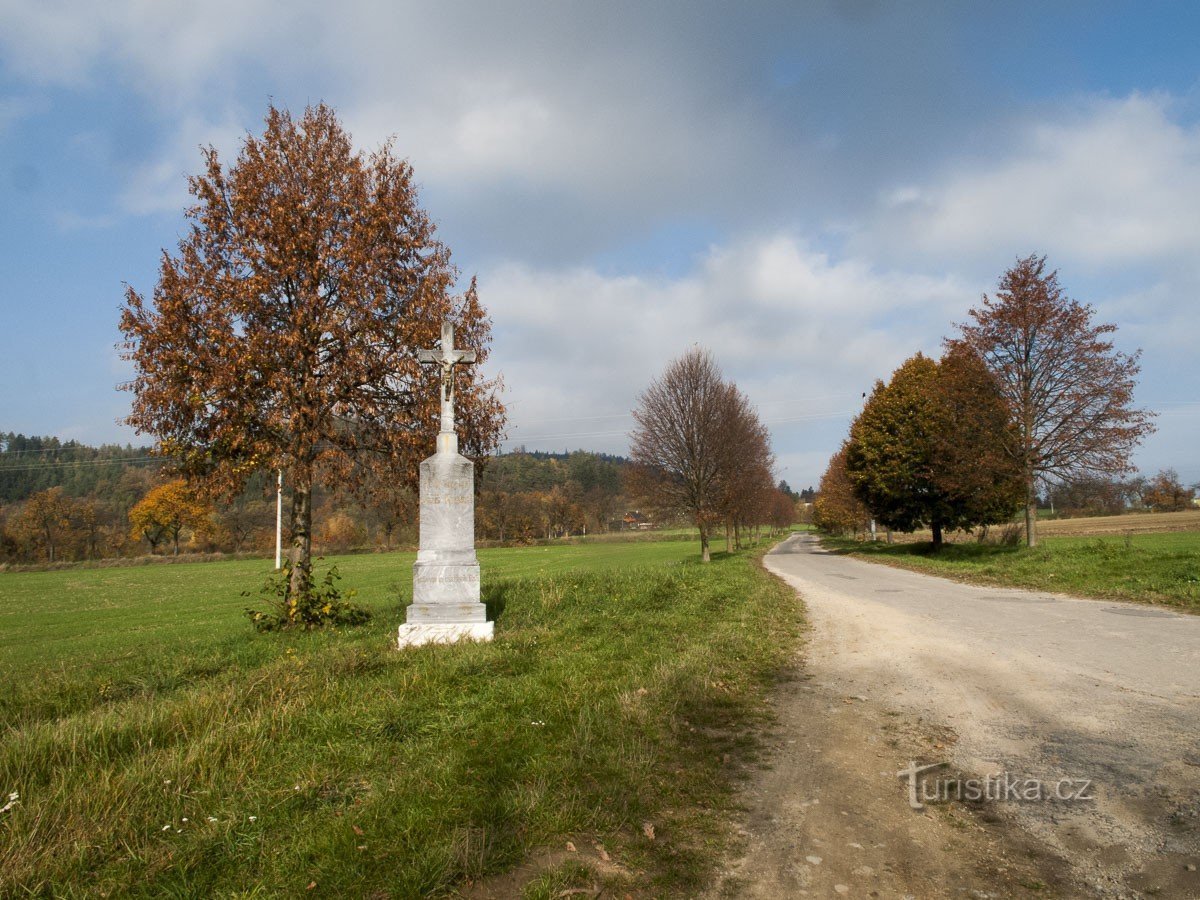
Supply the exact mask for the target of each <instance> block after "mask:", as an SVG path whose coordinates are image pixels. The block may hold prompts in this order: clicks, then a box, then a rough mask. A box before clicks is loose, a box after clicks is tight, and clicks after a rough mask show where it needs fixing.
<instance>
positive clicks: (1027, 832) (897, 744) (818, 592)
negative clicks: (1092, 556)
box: [716, 535, 1200, 898]
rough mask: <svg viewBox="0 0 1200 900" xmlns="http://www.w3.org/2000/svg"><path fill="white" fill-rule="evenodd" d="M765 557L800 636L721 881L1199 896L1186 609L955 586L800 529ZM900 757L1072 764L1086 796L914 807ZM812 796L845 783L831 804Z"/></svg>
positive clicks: (1194, 658) (862, 892) (799, 889)
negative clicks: (797, 618) (799, 607)
mask: <svg viewBox="0 0 1200 900" xmlns="http://www.w3.org/2000/svg"><path fill="white" fill-rule="evenodd" d="M765 564H766V566H767V568H768V569H769V570H770V571H772V572H774V573H775V574H777V575H779V576H780V577H782V578H783V579H785V580H786V581H787V582H789V583H790V584H792V585H793V586H794V587H795V588H796V589H797V590H798V591H799V592H800V594H801V596H802V598H803V599H804V601H805V604H806V606H807V609H808V612H809V619H810V623H811V626H812V633H811V635H810V640H809V642H808V645H807V647H806V650H805V659H804V661H803V663H802V664H801V665H802V668H801V669H800V670H799V671H800V676H799V677H800V680H799V681H797V682H796V683H795V684H793V685H792V686H790V688H789V689H785V690H783V691H781V694H780V700H779V702H780V713H781V714H780V728H781V732H780V735H779V741H778V748H777V751H776V757H775V761H774V765H773V766H772V767H771V768H770V769H769V770H767V771H765V772H764V773H762V775H761V776H759V777H758V778H756V779H754V781H753V783H751V784H750V785H749V786H748V787H747V793H746V803H747V808H748V824H747V835H746V853H745V857H744V858H743V859H742V860H740V861H738V862H737V863H736V864H734V865H732V866H731V867H730V869H729V871H728V872H727V873H726V877H725V878H724V879H723V880H722V884H721V885H720V887H719V888H718V889H717V892H716V893H717V894H718V895H723V896H763V897H783V896H800V895H811V896H885V897H886V896H905V895H906V894H907V895H909V896H917V897H933V896H947V897H950V896H958V897H961V896H999V897H1007V896H1022V895H1026V896H1036V895H1041V896H1046V895H1050V896H1070V897H1073V896H1102V897H1140V896H1155V897H1190V898H1195V897H1200V875H1198V874H1197V871H1196V869H1197V866H1198V864H1200V729H1198V728H1197V725H1200V616H1184V615H1179V614H1176V613H1173V612H1171V611H1169V610H1165V609H1160V608H1155V607H1149V606H1144V605H1135V604H1125V603H1116V602H1112V601H1097V600H1080V599H1076V598H1071V597H1065V596H1059V595H1052V594H1047V593H1042V592H1030V591H1022V590H1015V589H1003V588H986V587H979V586H973V585H965V584H960V583H957V582H951V581H947V580H944V579H940V578H936V577H933V576H929V575H922V574H918V573H915V572H908V571H904V570H899V569H895V568H891V567H887V566H882V565H874V564H871V563H867V562H862V561H859V560H854V559H850V558H847V557H845V556H842V555H839V554H834V553H828V552H825V551H824V550H823V549H822V548H821V547H820V545H819V543H818V542H817V541H816V540H815V539H814V538H812V537H810V536H807V535H797V536H794V537H792V538H790V539H788V540H787V541H785V542H784V543H783V544H781V545H780V546H779V547H778V548H776V550H775V551H774V552H772V553H771V554H769V555H768V556H767V557H766V559H765ZM909 761H912V762H916V763H919V764H922V765H925V764H932V763H944V764H945V766H944V768H942V769H937V770H931V774H930V775H927V776H925V777H926V778H942V779H946V778H952V777H958V778H959V779H964V778H982V777H983V776H987V775H1000V774H1007V775H1008V776H1010V777H1011V779H1019V780H1020V781H1021V783H1022V784H1026V783H1027V782H1026V781H1025V780H1026V779H1032V780H1036V781H1037V782H1038V783H1040V784H1042V785H1044V786H1045V790H1046V791H1047V792H1050V791H1052V790H1057V786H1058V785H1059V784H1060V782H1062V780H1063V779H1070V780H1071V784H1070V785H1067V786H1066V788H1065V791H1066V793H1072V792H1075V791H1078V790H1080V789H1081V788H1082V783H1083V781H1085V780H1086V781H1087V782H1088V785H1087V788H1086V791H1085V793H1086V795H1087V796H1090V797H1093V798H1094V799H1090V800H1077V801H1058V800H1042V801H1036V800H1026V801H1020V802H1018V801H1015V800H1013V799H1011V795H1010V796H1009V798H1008V799H1005V800H998V801H990V802H988V801H984V802H961V801H959V800H943V801H938V802H931V803H928V804H926V805H925V808H924V809H922V810H914V809H911V808H909V805H908V802H907V801H908V797H907V788H906V781H905V779H901V778H898V777H896V773H897V771H899V770H900V769H903V768H904V767H905V766H906V765H907V763H908V762H909ZM822 793H823V794H824V795H825V797H828V796H829V795H832V796H834V797H842V798H845V802H843V803H842V804H841V807H842V808H840V809H837V810H836V812H835V813H834V815H833V817H830V816H827V815H826V814H825V813H824V812H821V813H819V814H818V813H817V810H818V809H822V810H824V809H828V808H830V807H829V806H827V805H826V804H828V803H829V800H828V799H825V797H822V796H821V794H822ZM801 795H808V796H801ZM814 799H819V800H820V803H819V804H816V805H815V806H814V804H813V803H812V801H813V800H814ZM838 820H842V821H838ZM846 820H854V821H856V822H857V823H858V824H857V830H855V829H850V830H849V831H846V830H845V829H844V828H843V827H842V826H847V825H848V823H847V822H846ZM855 835H857V838H856V837H855ZM814 841H816V842H819V843H814ZM798 844H806V845H807V846H798ZM831 844H832V846H831ZM855 845H857V846H858V848H861V849H856V846H855ZM875 845H879V846H878V847H876V846H875ZM822 848H824V849H822ZM867 848H874V850H875V852H874V854H871V853H868V852H867ZM872 855H873V857H874V864H872V862H871V861H868V860H866V859H865V857H867V856H872ZM809 857H814V858H817V857H819V858H820V859H821V862H820V863H813V862H812V861H811V859H809ZM856 871H857V872H858V874H857V875H855V874H854V873H855V872H856ZM827 872H836V876H834V878H835V879H836V880H831V878H827V877H826V876H825V874H824V873H827Z"/></svg>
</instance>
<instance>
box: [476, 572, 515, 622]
mask: <svg viewBox="0 0 1200 900" xmlns="http://www.w3.org/2000/svg"><path fill="white" fill-rule="evenodd" d="M512 585H513V583H512V581H511V580H510V579H507V578H503V579H501V580H499V581H489V582H487V583H485V584H484V585H483V586H482V587H481V588H480V590H479V599H480V600H482V601H483V605H484V606H486V607H487V617H488V621H489V622H495V621H496V620H497V619H499V618H500V616H502V615H503V614H504V606H505V604H506V603H507V601H508V592H509V590H510V589H511V588H512Z"/></svg>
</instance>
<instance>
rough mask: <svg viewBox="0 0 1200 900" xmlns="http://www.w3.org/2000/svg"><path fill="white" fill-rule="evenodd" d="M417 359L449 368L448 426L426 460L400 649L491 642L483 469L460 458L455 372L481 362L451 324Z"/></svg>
mask: <svg viewBox="0 0 1200 900" xmlns="http://www.w3.org/2000/svg"><path fill="white" fill-rule="evenodd" d="M417 358H418V359H419V360H420V361H421V362H428V363H436V364H438V365H439V366H441V367H442V428H441V432H440V433H439V434H438V436H437V452H436V453H435V454H434V455H433V456H431V457H429V459H427V460H425V461H424V462H423V463H421V503H420V528H421V537H420V544H419V548H420V549H418V550H417V561H416V563H414V564H413V602H412V605H411V606H409V608H408V617H407V620H406V621H405V623H404V624H403V625H401V626H400V637H399V641H398V645H399V646H400V647H412V646H416V645H418V644H449V643H453V642H455V641H461V640H475V641H490V640H491V639H492V629H493V627H494V626H493V623H491V622H489V621H488V620H487V608H486V607H485V606H484V605H483V603H481V602H480V600H479V560H478V559H477V558H476V556H475V474H474V470H475V466H474V464H473V463H472V462H471V461H470V460H469V459H467V458H466V457H465V456H460V455H459V453H458V434H457V432H456V431H455V430H454V367H455V366H456V365H460V364H462V363H471V362H474V361H475V351H474V350H455V349H454V326H453V325H451V324H450V323H449V322H443V323H442V346H441V347H440V348H439V349H437V350H420V351H418V352H417Z"/></svg>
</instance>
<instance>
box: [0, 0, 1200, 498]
mask: <svg viewBox="0 0 1200 900" xmlns="http://www.w3.org/2000/svg"><path fill="white" fill-rule="evenodd" d="M1197 35H1200V7H1198V6H1197V5H1196V4H1193V3H1152V2H1151V3H1145V2H1144V3H1086V4H1085V3H1056V4H1046V3H1027V4H1021V3H1008V4H987V3H966V4H946V3H919V2H918V3H912V2H909V3H903V4H901V3H882V2H879V3H876V2H870V0H854V2H828V3H809V4H794V3H749V4H716V3H713V4H705V3H657V4H647V3H605V4H594V3H590V4H587V3H579V4H573V3H567V2H553V3H520V4H510V5H502V4H494V3H489V4H483V3H476V4H470V3H443V4H436V5H435V4H424V5H409V4H396V3H370V2H347V3H343V4H339V5H338V6H337V7H336V8H335V6H334V5H333V4H326V3H304V2H300V3H288V4H281V3H271V2H262V0H238V2H232V0H231V2H214V3H209V4H204V5H199V4H183V3H171V2H159V3H154V4H146V3H141V2H121V0H112V2H109V3H105V4H94V3H69V2H39V3H30V2H24V3H16V2H9V0H0V246H2V247H3V248H4V250H3V254H2V258H3V260H4V276H5V277H4V282H3V287H0V304H2V305H0V310H2V312H3V321H4V327H3V328H2V329H0V384H2V385H3V387H2V388H0V430H15V431H22V432H25V433H40V434H57V435H60V436H63V437H73V438H78V439H81V440H86V441H92V442H97V441H111V440H119V441H135V442H136V441H138V440H139V438H138V437H137V436H135V435H134V434H133V433H132V432H131V431H130V430H129V429H126V428H124V427H123V426H120V425H118V424H117V420H119V419H120V418H121V417H122V415H123V414H124V413H125V411H126V409H127V403H128V397H127V395H125V394H122V393H120V392H117V391H116V390H115V385H116V384H117V383H118V382H120V381H123V380H124V379H126V378H127V377H128V375H129V370H128V368H127V366H126V364H125V363H123V362H122V361H121V360H120V359H119V358H118V355H117V352H116V350H115V348H114V345H115V343H116V341H117V338H118V334H117V331H116V321H117V315H118V309H119V305H120V303H121V297H122V285H123V283H126V282H127V283H129V284H132V285H133V286H135V287H136V288H137V289H139V290H141V291H144V292H149V291H150V290H151V289H152V288H153V283H154V276H155V272H156V267H157V259H158V255H159V253H160V252H161V249H162V248H164V247H167V248H170V247H173V245H174V242H175V240H176V237H177V235H178V234H179V232H180V230H181V228H182V225H183V217H182V210H183V207H184V205H185V204H186V202H187V194H186V185H185V177H186V175H187V174H188V173H189V172H194V171H196V170H197V169H198V167H199V164H200V153H199V147H200V145H202V144H210V143H211V144H213V145H215V146H217V147H218V148H219V150H220V151H221V152H222V153H223V154H224V155H225V156H226V158H232V156H233V155H234V154H236V151H237V148H238V142H239V140H240V138H241V136H243V135H244V134H245V133H246V132H247V131H248V130H249V131H258V130H259V129H260V128H261V120H262V115H263V113H264V111H265V108H266V105H267V103H268V101H269V100H271V99H274V101H275V102H277V103H281V104H284V105H288V106H291V107H292V108H294V109H297V110H298V109H299V108H301V107H303V106H304V104H305V103H307V102H311V101H316V100H324V101H326V102H329V103H331V104H332V105H334V106H335V107H336V108H337V109H338V110H339V112H340V114H341V115H342V118H343V121H344V122H345V124H346V125H347V127H348V129H349V130H350V131H351V132H352V134H353V135H354V137H355V139H356V142H357V143H358V144H359V145H360V146H361V147H363V148H364V149H370V148H373V147H375V146H377V145H378V144H379V143H380V142H381V141H382V140H384V139H385V138H387V137H388V136H394V139H395V142H396V147H397V149H398V151H399V152H400V153H401V154H402V155H404V156H407V157H409V159H410V160H411V161H412V163H413V166H414V168H415V170H416V173H417V177H418V180H419V181H420V182H421V184H422V189H423V190H422V197H423V201H424V204H425V206H426V208H427V209H428V210H429V212H430V213H431V215H432V216H433V217H434V219H435V220H436V221H437V222H438V223H439V226H440V229H441V236H442V238H443V239H444V240H445V241H446V242H447V243H448V244H449V246H450V247H451V248H452V250H453V251H454V254H455V259H456V261H457V263H458V264H459V266H460V267H461V268H462V270H463V272H464V273H465V274H467V275H470V274H473V273H477V274H478V276H479V283H480V294H481V297H482V299H483V301H484V303H485V305H487V306H488V308H489V310H490V311H491V313H492V315H493V318H494V320H495V351H494V356H493V361H492V364H493V365H494V367H495V368H496V369H497V370H498V371H500V372H502V373H503V375H504V378H505V381H506V384H507V395H506V400H507V402H508V403H509V406H510V411H511V424H512V428H511V439H512V440H511V443H512V444H513V445H516V444H520V443H524V444H526V445H528V446H530V447H543V448H551V449H562V448H573V447H577V446H579V447H585V448H591V449H600V450H609V451H615V452H622V451H623V450H624V449H625V448H626V446H627V441H626V432H627V430H628V427H629V424H630V420H629V418H628V412H629V410H630V409H631V408H632V406H633V405H634V404H635V402H636V396H637V393H638V391H639V390H640V389H641V388H642V387H644V386H645V384H646V383H647V382H648V381H649V379H650V378H652V377H653V376H654V375H656V374H657V373H658V372H659V371H660V370H661V368H662V366H663V364H664V363H665V361H666V360H667V359H669V358H670V357H671V356H674V355H676V354H678V353H679V352H680V351H681V350H683V349H685V348H686V347H688V346H690V345H691V344H693V343H700V344H703V345H705V346H707V347H709V348H711V349H712V350H713V352H714V353H715V354H716V356H717V358H718V359H719V361H720V362H721V363H722V365H723V366H724V368H725V370H726V372H727V374H728V375H730V376H731V377H733V378H734V379H736V380H737V381H738V383H739V384H740V385H741V386H742V387H743V388H744V389H745V390H746V391H747V393H749V394H750V396H751V397H752V398H753V399H754V400H755V401H756V402H757V403H758V404H759V407H760V410H761V412H762V415H763V418H764V420H765V421H767V422H768V423H770V424H771V428H772V435H773V441H774V446H775V450H776V453H777V456H778V458H779V469H780V473H781V475H782V476H783V477H786V478H787V479H788V480H789V481H790V482H791V483H792V484H794V485H804V484H809V483H813V482H815V481H816V479H817V478H818V477H819V475H820V473H821V470H822V469H823V467H824V463H825V461H826V459H827V458H828V456H829V454H830V453H831V452H832V451H833V450H834V449H836V447H837V444H838V443H839V441H840V440H841V438H842V436H843V435H844V432H845V428H846V425H847V423H848V421H849V417H850V415H852V414H853V412H854V411H855V410H856V409H857V406H858V402H859V398H860V396H861V394H862V392H863V391H864V390H869V389H870V387H871V385H872V383H873V381H874V380H875V379H876V378H880V377H886V376H887V375H888V373H889V372H890V371H891V370H892V369H893V368H894V367H895V366H896V365H898V364H899V363H900V362H901V361H902V360H903V359H904V358H905V357H907V356H909V355H911V354H912V353H914V352H916V351H917V350H923V351H925V352H936V351H937V348H938V346H939V344H940V341H941V339H942V338H943V337H944V336H946V335H947V334H950V333H951V331H952V323H953V322H955V321H960V320H962V319H963V317H964V316H965V314H966V311H967V309H969V308H970V306H971V305H972V304H973V303H974V302H975V301H976V300H977V299H978V297H979V295H980V293H981V292H983V291H987V290H990V289H991V288H992V287H993V286H994V284H995V282H996V280H997V278H998V277H999V275H1000V274H1001V272H1002V271H1003V270H1004V268H1005V267H1006V266H1008V265H1010V264H1011V263H1012V261H1013V260H1014V259H1015V258H1016V257H1018V256H1023V255H1025V254H1028V253H1030V252H1034V251H1036V252H1040V253H1046V254H1048V255H1049V258H1050V262H1051V264H1052V265H1054V266H1056V267H1057V268H1058V269H1059V271H1060V279H1061V281H1062V283H1063V285H1064V286H1065V287H1066V288H1067V290H1068V291H1069V292H1070V293H1071V294H1072V295H1073V296H1075V297H1076V298H1077V299H1080V300H1083V301H1086V302H1090V303H1093V304H1094V305H1095V306H1096V307H1097V309H1098V311H1099V316H1100V318H1102V319H1104V320H1106V321H1113V322H1115V323H1117V324H1118V326H1119V329H1120V330H1119V332H1118V336H1117V341H1118V344H1119V345H1120V347H1121V348H1122V349H1126V350H1132V349H1134V348H1137V347H1141V348H1143V350H1144V357H1143V377H1142V384H1141V388H1140V390H1139V394H1138V396H1139V400H1140V402H1142V403H1144V404H1145V405H1148V406H1150V407H1152V408H1155V409H1158V410H1159V411H1160V412H1161V413H1162V415H1161V417H1160V419H1159V431H1158V433H1157V434H1156V435H1154V436H1153V437H1152V438H1151V439H1150V440H1148V441H1147V443H1146V444H1145V446H1144V447H1143V448H1142V450H1141V451H1140V452H1139V454H1138V457H1137V460H1136V461H1137V462H1138V464H1139V465H1140V466H1141V467H1142V469H1143V470H1145V471H1150V472H1152V471H1154V470H1156V469H1157V468H1159V467H1163V466H1173V467H1175V468H1177V469H1178V470H1179V471H1180V473H1181V474H1182V475H1183V476H1184V478H1185V479H1187V480H1189V481H1197V480H1200V461H1198V460H1197V459H1196V455H1195V451H1194V448H1195V447H1196V446H1197V445H1198V444H1200V366H1198V365H1197V362H1196V360H1197V353H1196V349H1197V334H1196V324H1195V323H1196V315H1195V313H1194V311H1193V310H1194V308H1195V305H1196V298H1197V294H1198V292H1200V254H1198V253H1197V252H1196V251H1197V245H1198V243H1200V50H1198V49H1197V47H1198V46H1200V44H1198V42H1197V40H1196V37H1197Z"/></svg>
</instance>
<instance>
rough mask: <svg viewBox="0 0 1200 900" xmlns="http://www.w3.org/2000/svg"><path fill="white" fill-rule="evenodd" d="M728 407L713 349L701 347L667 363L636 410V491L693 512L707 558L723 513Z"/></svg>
mask: <svg viewBox="0 0 1200 900" xmlns="http://www.w3.org/2000/svg"><path fill="white" fill-rule="evenodd" d="M729 409H730V389H729V386H728V385H727V384H726V383H725V381H724V380H723V378H722V376H721V371H720V369H719V368H718V367H717V364H716V362H715V361H714V360H713V358H712V354H710V353H709V352H708V351H707V350H702V349H700V348H699V347H696V348H693V349H691V350H689V351H687V352H686V353H684V354H683V356H681V357H679V358H678V359H676V360H673V361H672V362H671V363H670V364H668V366H667V368H666V370H665V371H664V372H663V374H662V375H661V376H660V377H658V378H656V379H654V381H652V382H651V383H650V386H649V387H648V388H646V390H645V391H643V392H642V394H641V396H640V397H639V398H638V408H637V409H636V410H635V411H634V413H633V418H634V422H635V423H636V425H635V428H634V432H633V435H632V442H631V443H632V451H631V455H632V458H633V461H634V462H635V463H637V464H638V466H639V468H638V469H637V470H636V471H635V491H638V492H640V493H643V494H645V495H647V496H649V497H650V498H651V499H652V501H653V502H654V504H655V505H657V506H660V507H662V508H665V509H673V510H677V511H679V512H681V513H685V514H686V515H687V516H688V518H689V519H690V520H691V521H692V523H693V524H695V526H696V527H697V528H698V529H699V531H700V558H701V559H702V560H703V561H704V562H708V561H709V559H710V554H709V538H710V535H711V532H712V526H713V524H714V523H715V522H719V521H720V519H721V510H720V503H721V482H720V477H721V472H722V469H721V467H722V462H723V455H724V453H725V449H724V448H723V446H722V444H721V433H722V427H723V425H724V421H725V417H726V415H727V414H728V411H729Z"/></svg>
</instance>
